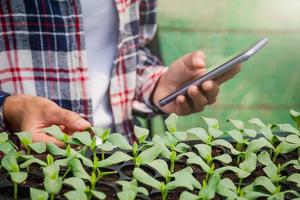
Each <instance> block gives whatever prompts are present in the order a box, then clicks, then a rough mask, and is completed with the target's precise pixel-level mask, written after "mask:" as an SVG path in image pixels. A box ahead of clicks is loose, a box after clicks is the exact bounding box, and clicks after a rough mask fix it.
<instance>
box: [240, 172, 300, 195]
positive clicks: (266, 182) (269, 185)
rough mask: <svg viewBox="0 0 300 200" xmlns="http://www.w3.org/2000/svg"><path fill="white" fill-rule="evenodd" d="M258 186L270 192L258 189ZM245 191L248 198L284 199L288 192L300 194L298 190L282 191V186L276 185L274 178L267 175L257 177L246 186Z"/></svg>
mask: <svg viewBox="0 0 300 200" xmlns="http://www.w3.org/2000/svg"><path fill="white" fill-rule="evenodd" d="M257 187H263V188H264V189H265V190H266V191H267V192H268V193H265V192H261V191H256V188H257ZM244 192H245V195H244V197H245V198H246V199H258V198H264V199H268V200H271V199H278V200H284V199H285V194H287V193H290V194H292V195H295V196H299V194H298V193H297V192H296V191H292V190H286V191H281V186H276V185H274V183H273V182H272V180H271V179H269V178H267V177H265V176H260V177H257V178H256V180H255V181H254V182H253V183H252V184H251V185H249V186H248V187H246V188H245V190H244Z"/></svg>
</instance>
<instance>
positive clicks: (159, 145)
mask: <svg viewBox="0 0 300 200" xmlns="http://www.w3.org/2000/svg"><path fill="white" fill-rule="evenodd" d="M290 115H291V117H292V119H293V120H294V121H295V123H296V128H294V127H293V126H292V125H289V124H285V123H280V124H273V125H271V124H270V125H266V124H264V123H263V122H262V121H261V120H260V119H258V118H253V119H251V120H250V121H249V122H250V124H254V125H255V127H258V128H257V130H252V129H248V128H245V124H244V123H243V122H242V121H240V120H232V119H229V120H227V121H228V122H229V123H231V124H232V125H233V127H232V128H231V129H230V130H229V131H223V130H222V129H221V128H220V126H219V122H218V120H216V119H213V118H208V117H203V120H204V122H205V123H206V125H207V127H196V128H191V129H189V130H187V131H181V130H179V128H178V121H179V118H178V117H177V116H176V115H175V114H171V115H170V116H169V117H168V118H167V119H166V120H165V124H166V127H167V131H165V132H163V133H160V134H158V135H154V137H153V138H152V139H150V132H149V130H148V129H146V128H142V127H138V126H135V127H134V134H135V137H136V139H137V141H136V142H135V143H134V144H133V145H131V144H129V143H128V141H127V139H126V138H125V136H123V135H122V134H119V133H112V134H111V133H110V130H109V129H107V130H103V129H101V128H97V127H90V128H88V129H87V130H85V131H81V132H75V133H72V134H70V135H68V134H66V133H64V132H63V131H62V130H61V129H60V128H59V127H58V126H51V127H49V128H45V129H44V132H46V133H47V134H49V135H52V136H54V137H55V138H57V139H58V140H59V141H61V142H62V143H63V144H64V147H59V146H57V145H55V144H53V143H51V142H49V143H47V144H44V143H34V142H33V141H32V135H31V134H30V133H27V132H19V133H16V135H17V136H18V138H19V139H20V141H21V145H22V148H23V150H25V151H17V150H16V149H18V148H17V147H16V146H15V145H14V144H13V143H12V142H11V141H10V140H9V135H8V133H5V132H3V133H0V152H1V155H0V158H2V160H1V161H0V164H1V165H0V180H1V181H0V191H1V192H0V199H17V198H18V196H19V198H20V193H21V192H22V194H23V193H24V194H25V192H23V189H25V190H26V189H29V188H30V198H31V199H33V200H46V199H50V200H53V199H68V200H92V199H106V198H110V197H112V196H113V198H118V199H120V200H134V199H147V198H148V197H147V196H149V198H155V197H156V195H159V196H161V199H162V200H166V199H182V200H183V199H191V200H193V199H195V200H196V199H199V200H210V199H232V200H255V199H268V200H274V199H276V200H284V199H300V194H299V191H300V157H299V155H300V132H299V131H300V130H299V123H300V118H299V116H300V114H299V113H298V112H296V111H292V110H291V111H290ZM190 136H192V137H193V138H196V139H197V141H192V142H190V141H187V139H190V138H191V137H190ZM99 140H101V142H99ZM46 149H47V151H46ZM45 152H46V154H45ZM32 153H33V154H32ZM37 154H39V155H37ZM47 154H48V155H47ZM46 155H47V159H46V160H45V156H46ZM132 166H134V169H133V172H132V174H131V168H128V167H132ZM146 166H148V167H147V168H145V167H146ZM29 167H30V169H29ZM25 168H26V169H27V171H26V170H24V169H25ZM128 169H129V171H128ZM147 169H148V171H146V170H147ZM144 170H145V171H144ZM128 172H130V173H128ZM116 173H118V174H116ZM114 174H115V175H114ZM7 177H8V178H7ZM116 177H118V178H119V179H118V178H116ZM35 179H36V180H35ZM116 184H118V185H119V189H117V185H116ZM6 188H9V190H7V189H6ZM104 188H105V189H104ZM4 190H5V191H4ZM18 190H19V191H18ZM2 191H3V192H2ZM18 192H19V195H18ZM114 192H115V193H114ZM7 197H8V198H7ZM25 198H27V197H25Z"/></svg>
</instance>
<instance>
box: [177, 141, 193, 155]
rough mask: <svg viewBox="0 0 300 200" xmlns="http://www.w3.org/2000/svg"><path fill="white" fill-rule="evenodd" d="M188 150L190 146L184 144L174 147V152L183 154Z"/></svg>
mask: <svg viewBox="0 0 300 200" xmlns="http://www.w3.org/2000/svg"><path fill="white" fill-rule="evenodd" d="M189 149H190V146H189V145H187V144H185V143H179V144H177V145H176V146H175V148H174V150H175V151H177V152H179V153H185V152H187V151H188V150H189Z"/></svg>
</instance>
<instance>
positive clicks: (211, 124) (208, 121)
mask: <svg viewBox="0 0 300 200" xmlns="http://www.w3.org/2000/svg"><path fill="white" fill-rule="evenodd" d="M202 119H203V120H204V122H205V123H206V124H207V126H208V127H209V128H215V129H218V128H219V123H218V120H217V119H213V118H208V117H202Z"/></svg>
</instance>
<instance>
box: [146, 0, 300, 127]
mask: <svg viewBox="0 0 300 200" xmlns="http://www.w3.org/2000/svg"><path fill="white" fill-rule="evenodd" d="M299 11H300V1H299V0H251V1H250V0H235V1H233V0H209V1H208V0H187V1H184V0H159V1H158V24H159V42H160V48H161V51H162V57H163V60H164V62H165V64H166V65H169V64H170V63H172V62H173V61H174V60H176V59H177V58H179V57H181V56H182V55H184V54H186V53H189V52H191V51H195V50H198V49H201V50H204V51H205V52H206V55H207V66H208V67H209V66H211V65H213V64H216V63H219V62H220V61H222V60H224V59H225V58H226V57H228V56H229V55H231V54H232V53H235V51H239V50H241V49H244V48H245V47H248V46H249V45H251V44H253V43H254V42H255V41H257V40H258V39H260V38H261V37H262V36H267V37H268V38H269V41H270V43H269V45H268V46H267V47H266V48H265V49H264V50H263V51H261V52H259V54H257V55H256V56H255V57H254V58H253V59H251V60H250V61H248V62H247V63H245V64H244V65H243V69H242V71H241V73H240V74H239V75H238V76H237V77H235V78H234V79H233V80H231V81H229V82H227V83H225V84H224V85H222V87H221V92H220V94H219V97H218V101H217V103H216V104H214V105H213V106H208V107H207V108H206V109H205V111H204V112H202V113H196V114H192V115H189V116H185V117H180V122H179V127H180V129H186V128H189V127H196V126H199V125H201V123H202V122H201V117H200V116H201V115H203V116H208V117H213V118H218V119H219V120H220V122H221V126H222V127H223V128H224V129H227V128H229V125H228V124H226V122H225V120H226V119H227V118H231V119H241V120H243V121H247V120H249V119H250V118H252V117H259V118H261V119H263V121H265V122H266V123H279V122H280V123H291V120H290V118H289V109H295V110H298V111H299V110H300V79H299V75H300V34H299V33H300V12H299ZM162 130H163V124H162V118H161V117H156V118H154V119H153V120H152V132H153V133H159V132H161V131H162Z"/></svg>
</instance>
